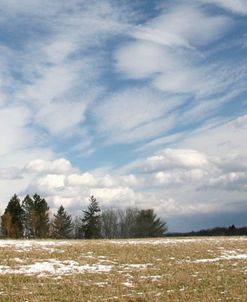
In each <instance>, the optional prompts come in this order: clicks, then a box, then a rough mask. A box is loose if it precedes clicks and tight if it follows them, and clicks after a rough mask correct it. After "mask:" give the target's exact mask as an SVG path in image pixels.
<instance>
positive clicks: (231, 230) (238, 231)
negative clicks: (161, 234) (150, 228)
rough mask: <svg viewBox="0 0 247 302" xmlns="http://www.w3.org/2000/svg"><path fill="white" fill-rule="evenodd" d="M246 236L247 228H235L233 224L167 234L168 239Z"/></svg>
mask: <svg viewBox="0 0 247 302" xmlns="http://www.w3.org/2000/svg"><path fill="white" fill-rule="evenodd" d="M243 235H247V227H246V226H243V227H239V228H238V227H235V225H234V224H232V225H230V226H229V227H215V228H212V229H202V230H199V231H191V232H187V233H178V232H176V233H167V234H166V236H168V237H180V236H182V237H192V236H243Z"/></svg>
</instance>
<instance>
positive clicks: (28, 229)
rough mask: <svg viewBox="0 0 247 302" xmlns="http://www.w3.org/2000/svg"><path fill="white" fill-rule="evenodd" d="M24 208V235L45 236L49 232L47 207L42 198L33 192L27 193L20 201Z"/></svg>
mask: <svg viewBox="0 0 247 302" xmlns="http://www.w3.org/2000/svg"><path fill="white" fill-rule="evenodd" d="M22 208H23V210H24V226H25V237H27V238H45V237H47V236H48V233H49V207H48V205H47V202H46V200H45V199H44V198H41V197H40V196H39V195H38V194H34V196H33V198H31V197H30V196H29V195H27V196H26V197H25V199H24V200H23V202H22Z"/></svg>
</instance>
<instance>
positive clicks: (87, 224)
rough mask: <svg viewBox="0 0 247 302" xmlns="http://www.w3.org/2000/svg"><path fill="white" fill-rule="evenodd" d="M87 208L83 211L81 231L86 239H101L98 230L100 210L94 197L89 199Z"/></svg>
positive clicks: (99, 230)
mask: <svg viewBox="0 0 247 302" xmlns="http://www.w3.org/2000/svg"><path fill="white" fill-rule="evenodd" d="M89 202H90V204H89V206H88V208H87V210H84V211H83V213H84V215H83V218H82V219H81V221H82V231H83V235H84V237H85V238H86V239H96V238H100V237H101V228H100V212H101V210H100V208H99V205H98V203H97V201H96V198H95V197H94V196H91V197H90V198H89Z"/></svg>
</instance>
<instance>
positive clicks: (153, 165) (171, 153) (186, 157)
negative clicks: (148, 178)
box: [144, 148, 209, 172]
mask: <svg viewBox="0 0 247 302" xmlns="http://www.w3.org/2000/svg"><path fill="white" fill-rule="evenodd" d="M208 165H209V162H208V159H207V157H206V156H205V155H204V154H203V153H201V152H198V151H197V150H190V149H170V148H168V149H165V150H163V151H161V152H159V154H157V155H155V156H151V157H149V158H147V160H146V164H145V165H144V171H146V172H151V171H159V170H170V169H175V168H185V169H195V168H202V169H203V168H208Z"/></svg>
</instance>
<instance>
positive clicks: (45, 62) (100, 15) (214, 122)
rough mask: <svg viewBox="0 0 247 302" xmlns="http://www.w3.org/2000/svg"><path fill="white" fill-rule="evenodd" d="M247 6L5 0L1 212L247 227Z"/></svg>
mask: <svg viewBox="0 0 247 302" xmlns="http://www.w3.org/2000/svg"><path fill="white" fill-rule="evenodd" d="M246 59H247V1H246V0H194V1H193V0H186V1H185V0H177V1H176V0H163V1H159V0H151V1H150V0H134V1H130V0H129V1H128V0H121V1H120V0H114V1H113V0H111V1H110V0H101V1H96V0H95V1H94V0H91V1H86V0H85V1H84V0H70V1H65V0H53V1H50V0H42V1H41V0H22V1H19V0H0V213H2V212H3V211H4V208H5V206H6V204H7V202H8V200H9V199H10V198H11V196H12V195H13V194H14V193H17V194H18V195H19V196H20V198H23V197H24V196H25V195H26V194H28V193H29V194H34V193H35V192H37V193H39V194H40V195H42V196H43V197H45V198H46V200H47V201H48V203H49V206H50V208H51V211H55V210H56V209H57V208H58V207H59V206H60V205H61V204H63V206H64V207H65V208H66V209H67V211H68V212H70V213H79V212H80V211H81V210H82V209H83V208H85V207H86V206H87V204H88V197H89V196H90V195H94V196H95V197H96V198H97V200H98V202H99V204H100V206H101V208H103V209H104V208H122V209H124V208H126V207H140V208H153V209H154V210H155V212H156V213H157V214H158V215H159V216H160V217H162V218H163V219H164V220H165V221H167V223H168V227H169V230H170V231H189V230H192V229H194V230H196V229H200V228H206V227H213V226H216V225H217V226H228V225H230V224H235V225H237V226H241V225H244V224H245V225H246V224H247V194H246V191H247V151H246V150H247V139H246V137H247V97H246V96H247V92H246V90H247V85H246V84H247V60H246Z"/></svg>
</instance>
